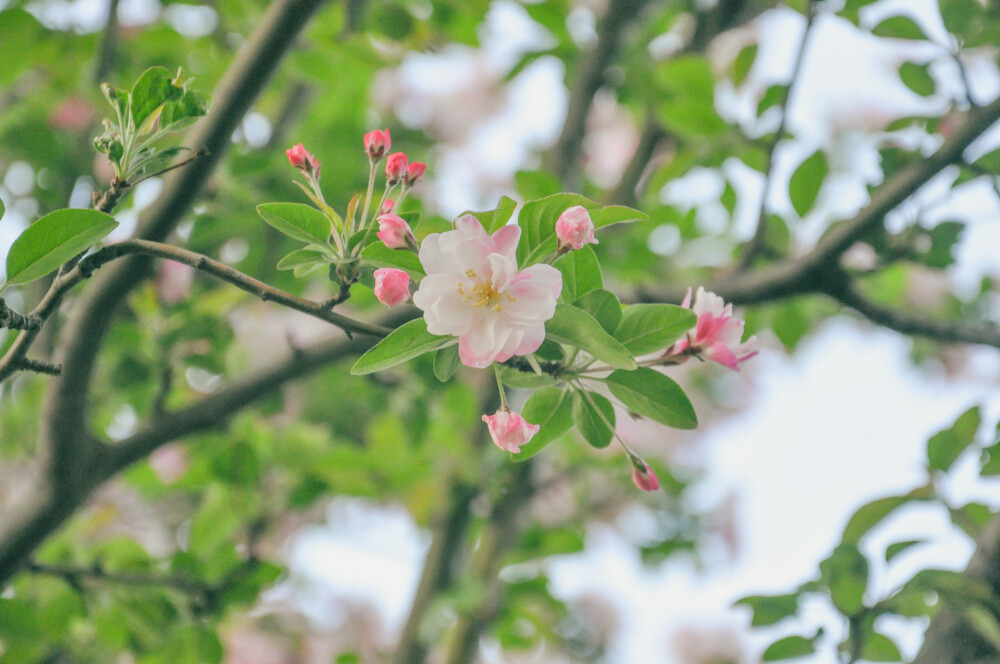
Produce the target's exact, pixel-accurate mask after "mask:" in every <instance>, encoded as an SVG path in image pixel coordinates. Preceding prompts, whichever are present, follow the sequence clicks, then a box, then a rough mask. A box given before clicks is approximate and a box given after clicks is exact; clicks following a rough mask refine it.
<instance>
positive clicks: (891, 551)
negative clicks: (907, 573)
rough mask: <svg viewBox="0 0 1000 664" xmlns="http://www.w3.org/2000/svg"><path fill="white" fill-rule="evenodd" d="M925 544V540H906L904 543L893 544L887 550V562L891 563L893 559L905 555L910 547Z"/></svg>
mask: <svg viewBox="0 0 1000 664" xmlns="http://www.w3.org/2000/svg"><path fill="white" fill-rule="evenodd" d="M923 543H924V540H906V541H903V542H893V543H892V544H890V545H889V546H887V547H886V549H885V562H889V561H891V560H892V559H893V558H895V557H896V556H898V555H899V554H901V553H903V552H904V551H906V550H907V549H909V548H910V547H912V546H916V545H917V544H923Z"/></svg>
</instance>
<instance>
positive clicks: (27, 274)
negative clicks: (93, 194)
mask: <svg viewBox="0 0 1000 664" xmlns="http://www.w3.org/2000/svg"><path fill="white" fill-rule="evenodd" d="M117 227H118V222H117V221H115V220H114V218H113V217H111V216H110V215H107V214H105V213H103V212H98V211H97V210H78V209H72V210H56V211H55V212H51V213H49V214H47V215H45V216H44V217H42V218H41V219H39V220H38V221H36V222H35V223H33V224H32V225H31V226H29V227H28V228H27V230H25V231H24V232H23V233H21V235H20V236H19V237H18V238H17V239H16V240H14V244H12V245H11V247H10V253H8V254H7V282H6V284H4V287H6V286H10V285H13V284H26V283H28V282H29V281H34V280H35V279H38V278H41V277H44V276H45V275H46V274H48V273H49V272H52V271H53V270H55V269H56V268H58V267H59V266H60V265H62V264H63V263H65V262H66V261H68V260H69V259H71V258H73V257H74V256H76V255H77V254H79V253H81V252H83V251H86V250H87V249H89V248H90V247H91V246H92V245H93V244H94V243H96V242H97V241H98V240H100V239H101V238H103V237H104V236H105V235H107V234H108V233H110V232H111V231H113V230H114V229H115V228H117Z"/></svg>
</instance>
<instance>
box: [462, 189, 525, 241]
mask: <svg viewBox="0 0 1000 664" xmlns="http://www.w3.org/2000/svg"><path fill="white" fill-rule="evenodd" d="M516 207H517V201H515V200H514V199H513V198H510V197H509V196H501V197H500V202H499V203H497V206H496V208H495V209H493V210H487V211H485V212H472V211H471V210H469V211H466V212H463V213H462V214H471V215H472V216H473V217H475V218H476V219H478V220H479V223H481V224H482V225H483V228H485V229H486V232H487V233H489V234H490V235H492V234H493V232H494V231H496V230H497V229H498V228H502V227H503V226H505V225H506V224H507V222H508V221H509V220H510V217H511V215H513V214H514V209H515V208H516Z"/></svg>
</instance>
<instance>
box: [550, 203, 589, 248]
mask: <svg viewBox="0 0 1000 664" xmlns="http://www.w3.org/2000/svg"><path fill="white" fill-rule="evenodd" d="M556 237H557V238H559V245H560V247H561V248H563V249H564V250H565V249H566V248H568V247H572V248H573V249H583V246H584V245H585V244H597V239H595V238H594V222H593V221H591V220H590V213H589V212H587V208H585V207H583V206H582V205H574V206H573V207H571V208H568V209H567V210H566V211H565V212H563V213H562V214H561V215H559V219H558V220H557V221H556Z"/></svg>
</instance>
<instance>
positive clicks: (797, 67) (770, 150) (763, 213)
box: [735, 2, 817, 272]
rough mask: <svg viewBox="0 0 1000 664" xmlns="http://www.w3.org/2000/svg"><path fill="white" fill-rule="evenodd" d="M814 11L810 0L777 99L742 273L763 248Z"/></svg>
mask: <svg viewBox="0 0 1000 664" xmlns="http://www.w3.org/2000/svg"><path fill="white" fill-rule="evenodd" d="M816 10H817V8H816V3H815V2H810V3H809V14H808V18H807V19H806V28H805V30H804V31H803V32H802V39H801V40H800V41H799V50H798V52H797V54H796V56H795V64H794V66H793V67H792V78H791V80H790V81H789V82H788V87H787V88H786V89H785V94H784V97H783V99H782V100H781V121H780V122H779V123H778V129H777V130H776V131H775V132H774V136H773V137H772V138H771V141H770V142H769V144H768V146H767V152H766V153H767V160H766V163H765V166H764V187H763V191H762V192H761V197H760V207H759V208H758V211H757V228H756V229H755V230H754V234H753V237H752V238H750V241H749V242H748V243H747V245H746V247H744V249H743V253H742V254H740V258H739V261H737V263H736V267H735V270H736V272H743V271H745V270H746V269H747V268H748V267H750V265H751V264H752V263H753V261H754V259H755V258H756V257H757V256H758V255H759V254H760V252H761V251H762V250H763V249H764V242H765V239H766V237H767V213H768V207H767V197H768V194H769V193H770V191H771V183H772V181H773V179H774V153H775V152H776V151H777V149H778V145H779V144H780V143H781V140H782V139H783V138H784V137H785V127H786V125H787V124H788V116H789V115H790V113H789V107H790V105H791V102H792V95H793V94H794V92H795V88H796V84H797V83H798V81H799V79H800V76H801V73H802V64H803V63H804V62H805V55H806V50H807V48H808V46H809V36H810V35H811V34H812V30H813V26H814V25H815V24H816V14H817V11H816Z"/></svg>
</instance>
